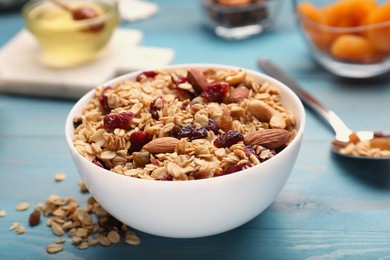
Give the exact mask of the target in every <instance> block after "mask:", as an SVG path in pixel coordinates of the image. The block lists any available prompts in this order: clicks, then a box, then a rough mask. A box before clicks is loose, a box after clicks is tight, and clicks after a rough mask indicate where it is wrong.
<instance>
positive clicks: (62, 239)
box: [56, 237, 66, 244]
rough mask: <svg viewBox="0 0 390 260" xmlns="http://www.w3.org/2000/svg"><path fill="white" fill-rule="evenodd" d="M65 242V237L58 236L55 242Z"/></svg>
mask: <svg viewBox="0 0 390 260" xmlns="http://www.w3.org/2000/svg"><path fill="white" fill-rule="evenodd" d="M65 242H66V239H65V238H64V237H59V238H57V240H56V244H63V243H65Z"/></svg>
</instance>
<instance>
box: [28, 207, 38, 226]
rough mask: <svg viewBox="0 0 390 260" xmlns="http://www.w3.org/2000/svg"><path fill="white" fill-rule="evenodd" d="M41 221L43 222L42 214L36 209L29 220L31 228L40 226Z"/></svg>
mask: <svg viewBox="0 0 390 260" xmlns="http://www.w3.org/2000/svg"><path fill="white" fill-rule="evenodd" d="M40 221H41V212H40V211H39V210H36V209H35V210H34V211H33V212H32V213H31V214H30V217H29V218H28V223H29V224H30V226H31V227H33V226H36V225H38V224H39V222H40Z"/></svg>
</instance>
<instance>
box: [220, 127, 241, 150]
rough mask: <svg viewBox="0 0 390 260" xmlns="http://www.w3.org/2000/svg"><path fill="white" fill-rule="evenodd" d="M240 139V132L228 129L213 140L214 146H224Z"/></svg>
mask: <svg viewBox="0 0 390 260" xmlns="http://www.w3.org/2000/svg"><path fill="white" fill-rule="evenodd" d="M240 141H244V136H243V135H242V134H241V133H240V132H237V131H234V130H230V131H227V132H226V133H223V134H222V135H220V136H218V138H217V139H216V140H215V141H214V146H215V147H217V148H225V147H230V146H232V145H233V144H236V143H238V142H240Z"/></svg>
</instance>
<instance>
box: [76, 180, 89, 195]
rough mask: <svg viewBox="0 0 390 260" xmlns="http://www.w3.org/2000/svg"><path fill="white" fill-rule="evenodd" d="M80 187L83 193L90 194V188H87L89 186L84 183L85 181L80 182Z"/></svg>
mask: <svg viewBox="0 0 390 260" xmlns="http://www.w3.org/2000/svg"><path fill="white" fill-rule="evenodd" d="M77 183H78V185H79V187H80V191H81V192H82V193H88V192H89V191H88V188H87V186H86V185H85V183H84V182H83V180H81V179H80V180H79V181H78V182H77Z"/></svg>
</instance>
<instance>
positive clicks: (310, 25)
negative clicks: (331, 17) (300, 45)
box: [298, 2, 333, 50]
mask: <svg viewBox="0 0 390 260" xmlns="http://www.w3.org/2000/svg"><path fill="white" fill-rule="evenodd" d="M298 12H299V13H300V14H301V15H302V16H303V17H304V18H303V19H302V20H301V22H302V26H303V28H304V29H305V31H306V32H307V33H308V36H309V37H310V38H311V41H312V42H313V43H314V44H315V45H316V47H317V48H319V49H322V50H327V49H328V48H329V45H330V43H331V42H332V40H333V38H332V37H331V35H330V33H328V32H327V31H324V30H323V29H322V28H320V27H319V26H318V24H317V23H319V24H324V23H325V19H324V16H323V14H322V12H321V10H320V9H319V8H318V7H316V6H315V5H313V4H312V3H309V2H302V3H301V4H300V5H299V6H298Z"/></svg>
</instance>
